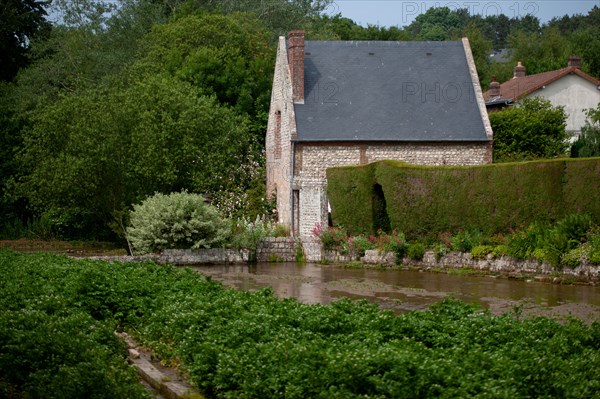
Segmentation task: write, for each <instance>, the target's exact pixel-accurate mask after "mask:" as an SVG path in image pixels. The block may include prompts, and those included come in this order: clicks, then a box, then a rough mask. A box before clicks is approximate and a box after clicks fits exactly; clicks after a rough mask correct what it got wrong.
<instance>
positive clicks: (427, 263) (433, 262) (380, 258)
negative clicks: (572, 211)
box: [360, 250, 600, 280]
mask: <svg viewBox="0 0 600 399" xmlns="http://www.w3.org/2000/svg"><path fill="white" fill-rule="evenodd" d="M360 260H361V262H363V263H365V264H376V265H394V264H395V263H396V255H395V254H394V253H393V252H379V251H377V250H370V251H366V252H365V256H364V257H362V258H361V259H360ZM402 264H403V265H405V266H415V267H424V268H440V267H442V268H456V269H459V268H471V269H475V270H485V271H491V272H499V273H525V274H552V273H556V272H557V270H556V269H555V268H554V267H552V266H551V265H549V264H547V263H539V262H538V261H535V260H520V259H516V258H513V257H510V256H502V257H500V258H497V259H494V258H493V257H492V255H488V256H487V257H486V258H485V259H473V256H472V255H471V254H470V253H460V252H451V253H449V254H446V255H445V256H442V257H441V258H439V260H438V259H436V256H435V253H434V252H433V251H426V252H425V256H424V257H423V260H420V261H415V260H413V259H410V258H404V259H403V260H402ZM560 273H561V274H564V275H571V276H580V277H585V278H588V279H594V280H595V279H599V278H600V266H598V265H592V264H582V265H581V266H578V267H576V268H572V269H571V268H567V267H565V268H563V269H562V270H560Z"/></svg>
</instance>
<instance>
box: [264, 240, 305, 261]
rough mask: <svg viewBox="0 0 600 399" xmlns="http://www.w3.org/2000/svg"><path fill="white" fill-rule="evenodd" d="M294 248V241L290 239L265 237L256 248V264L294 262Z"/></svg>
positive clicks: (295, 246)
mask: <svg viewBox="0 0 600 399" xmlns="http://www.w3.org/2000/svg"><path fill="white" fill-rule="evenodd" d="M298 245H300V244H298ZM296 248H297V245H296V241H295V240H294V239H293V238H291V237H267V238H265V239H264V240H263V241H262V243H261V244H260V245H259V246H258V249H257V251H256V260H257V261H258V262H295V261H296Z"/></svg>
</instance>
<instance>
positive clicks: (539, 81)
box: [483, 66, 600, 105]
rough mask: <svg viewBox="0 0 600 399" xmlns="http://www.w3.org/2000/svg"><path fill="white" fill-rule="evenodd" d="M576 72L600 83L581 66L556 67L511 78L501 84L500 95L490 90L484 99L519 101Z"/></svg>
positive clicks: (599, 82)
mask: <svg viewBox="0 0 600 399" xmlns="http://www.w3.org/2000/svg"><path fill="white" fill-rule="evenodd" d="M570 74H575V75H578V76H581V77H582V78H584V79H586V80H589V81H590V82H592V83H593V84H595V85H596V86H598V85H600V80H598V79H595V78H593V77H592V76H590V75H588V74H587V73H585V72H583V71H581V70H580V69H579V68H576V67H574V66H570V67H566V68H561V69H556V70H554V71H548V72H542V73H536V74H535V75H527V76H524V77H521V78H516V79H511V80H509V81H507V82H504V83H502V84H501V85H500V95H499V96H494V97H492V96H490V94H489V90H488V91H486V92H485V93H483V99H484V101H485V102H486V104H489V105H491V104H499V103H506V102H511V101H518V100H520V99H521V98H523V97H526V96H528V95H530V94H531V93H533V92H535V91H537V90H539V89H541V88H542V87H544V86H547V85H549V84H550V83H553V82H555V81H557V80H558V79H560V78H562V77H564V76H567V75H570Z"/></svg>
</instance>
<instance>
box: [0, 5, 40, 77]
mask: <svg viewBox="0 0 600 399" xmlns="http://www.w3.org/2000/svg"><path fill="white" fill-rule="evenodd" d="M49 3H50V1H40V0H3V1H2V4H1V5H0V81H11V80H12V79H13V78H14V77H15V76H16V74H17V72H18V71H19V69H21V68H23V67H25V66H27V65H28V64H29V62H30V58H29V48H30V45H31V41H32V40H33V39H35V38H38V37H42V36H43V35H44V34H46V33H47V32H48V31H49V30H50V23H49V22H48V21H47V20H46V16H47V13H46V9H45V7H46V6H47V5H48V4H49Z"/></svg>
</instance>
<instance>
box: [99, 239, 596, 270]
mask: <svg viewBox="0 0 600 399" xmlns="http://www.w3.org/2000/svg"><path fill="white" fill-rule="evenodd" d="M299 253H302V254H303V256H304V260H305V261H307V262H315V263H319V262H322V263H325V262H326V263H330V264H341V263H349V262H354V261H360V262H362V263H363V264H372V265H389V266H391V265H395V264H396V254H395V253H393V252H379V251H377V250H370V251H366V253H365V256H363V257H361V258H358V257H357V256H355V255H352V254H340V253H339V252H337V251H329V250H323V248H322V245H321V243H320V242H319V241H318V240H307V241H304V242H302V243H300V242H298V241H295V240H294V239H293V238H291V237H279V238H273V237H269V238H266V239H265V240H264V241H263V242H262V243H261V244H260V245H259V247H258V249H257V251H256V256H253V255H254V254H253V253H252V251H250V250H247V249H243V250H238V249H224V248H211V249H171V250H165V251H164V252H163V253H162V254H155V255H144V256H125V257H123V256H116V257H97V258H98V259H103V260H126V261H134V262H136V261H137V262H141V261H145V260H152V261H154V262H157V263H161V264H166V263H170V264H176V265H192V264H240V263H248V262H251V261H252V260H257V261H259V262H296V261H297V258H296V256H297V255H298V254H299ZM402 265H404V266H413V267H418V268H424V269H439V268H445V269H452V268H454V269H460V268H470V269H474V270H482V271H490V272H498V273H506V274H511V273H521V274H541V275H550V274H553V273H557V272H559V273H561V274H563V275H570V276H578V277H582V278H586V279H588V280H600V265H593V264H588V263H585V262H583V263H582V265H581V266H578V267H576V268H567V267H565V268H563V269H562V270H557V269H556V268H554V267H552V266H551V265H549V264H546V263H539V262H537V261H535V260H525V261H524V260H520V259H516V258H512V257H510V256H502V257H500V258H496V259H494V258H493V257H492V256H491V255H488V256H487V257H486V258H485V259H473V257H472V256H471V254H470V253H460V252H451V253H449V254H446V255H444V256H442V257H440V258H436V255H435V253H434V252H433V251H426V252H425V256H424V257H423V259H422V260H419V261H416V260H413V259H410V258H408V257H406V258H404V259H403V260H402Z"/></svg>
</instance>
